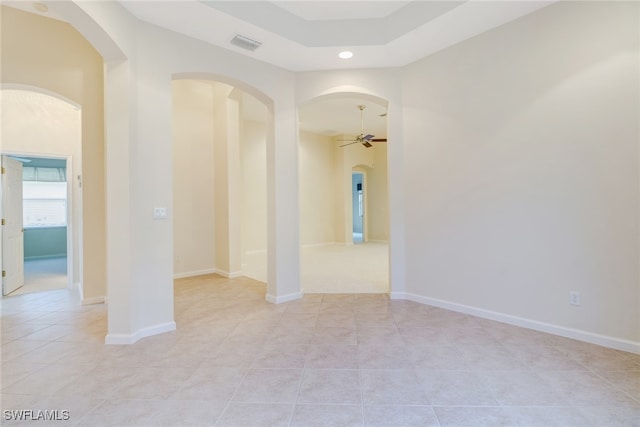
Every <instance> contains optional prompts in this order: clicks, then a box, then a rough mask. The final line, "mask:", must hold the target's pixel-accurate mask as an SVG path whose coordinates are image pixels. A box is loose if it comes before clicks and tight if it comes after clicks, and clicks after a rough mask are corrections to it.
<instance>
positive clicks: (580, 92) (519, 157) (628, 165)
mask: <svg viewBox="0 0 640 427" xmlns="http://www.w3.org/2000/svg"><path fill="white" fill-rule="evenodd" d="M638 16H639V14H638V4H637V3H631V2H607V3H604V2H603V3H600V2H562V3H559V4H555V5H553V6H550V7H548V8H545V9H543V10H541V11H539V12H537V13H534V14H532V15H529V16H527V17H524V18H522V19H520V20H518V21H515V22H512V23H510V24H507V25H505V26H503V27H500V28H498V29H495V30H493V31H490V32H488V33H485V34H483V35H480V36H477V37H475V38H473V39H471V40H468V41H466V42H464V43H461V44H459V45H457V46H454V47H451V48H449V49H447V50H445V51H442V52H440V53H437V54H435V55H433V56H431V57H428V58H426V59H423V60H421V61H419V62H417V63H415V64H413V65H411V66H408V67H407V68H406V70H405V72H404V75H403V79H402V80H403V103H404V141H405V145H404V153H405V163H404V169H405V171H406V195H407V199H406V200H407V204H406V218H407V220H406V229H407V230H411V232H410V233H409V232H408V233H407V235H406V241H407V247H406V254H407V258H406V267H407V290H408V292H409V294H412V295H413V297H414V298H417V299H418V300H421V301H426V302H431V303H436V304H445V305H449V306H452V307H454V308H457V309H462V310H471V311H472V312H479V313H481V314H482V313H483V312H482V311H483V310H486V311H489V312H493V313H489V312H484V314H486V315H495V316H498V317H500V318H501V319H502V320H510V321H519V320H518V318H521V319H526V320H529V322H528V323H527V325H528V326H536V323H535V322H540V323H537V326H538V327H541V328H547V329H550V330H552V331H554V332H557V333H562V334H568V335H571V334H574V332H575V331H573V330H578V331H583V332H584V333H578V334H577V336H578V337H580V338H582V339H588V340H592V341H602V339H604V340H605V341H606V342H605V343H606V344H609V345H612V344H613V345H617V346H619V347H620V346H622V347H625V346H627V348H629V347H631V348H632V349H635V350H636V351H638V350H640V344H639V343H640V320H639V318H638V316H639V312H640V310H639V301H640V290H639V277H638V260H639V253H638V238H639V227H638V219H639V214H640V212H639V210H638V206H639V198H638V195H639V192H638V185H639V181H638V170H639V168H638V141H639V136H640V135H639V133H638V117H640V109H639V97H638V94H639V87H638V83H639V82H638V72H639V67H638V64H639V60H638ZM570 291H579V292H580V293H581V296H582V304H581V306H579V307H576V306H571V305H569V292H570ZM543 324H544V325H543ZM574 335H575V334H574ZM603 337H604V338H603ZM634 346H635V347H634Z"/></svg>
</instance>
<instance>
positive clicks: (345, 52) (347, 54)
mask: <svg viewBox="0 0 640 427" xmlns="http://www.w3.org/2000/svg"><path fill="white" fill-rule="evenodd" d="M338 57H339V58H340V59H350V58H352V57H353V52H351V51H350V50H343V51H342V52H340V53H339V54H338Z"/></svg>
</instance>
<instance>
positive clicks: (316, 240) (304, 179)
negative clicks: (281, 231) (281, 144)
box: [298, 131, 388, 245]
mask: <svg viewBox="0 0 640 427" xmlns="http://www.w3.org/2000/svg"><path fill="white" fill-rule="evenodd" d="M351 137H352V135H346V136H344V135H343V136H340V137H335V138H332V137H328V136H323V135H318V134H314V133H310V132H304V131H301V132H300V140H299V157H298V159H299V163H298V165H299V170H300V173H299V185H300V236H301V244H302V245H318V244H332V243H343V244H350V243H352V241H353V240H352V221H353V219H352V199H351V197H352V194H351V174H352V171H353V170H354V168H358V169H359V170H362V171H364V172H365V173H366V177H367V178H366V179H367V185H366V187H365V188H366V192H367V194H366V195H367V197H366V199H365V200H366V203H367V206H366V209H365V215H366V222H367V236H368V237H367V238H368V239H369V240H379V241H386V240H387V230H388V214H387V213H388V197H387V179H388V177H387V155H386V146H385V145H384V144H381V143H376V144H375V145H374V147H371V148H365V147H363V146H361V145H359V144H353V145H350V146H347V147H340V145H343V144H344V142H340V141H337V140H336V139H348V138H351Z"/></svg>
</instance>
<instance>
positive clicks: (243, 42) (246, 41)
mask: <svg viewBox="0 0 640 427" xmlns="http://www.w3.org/2000/svg"><path fill="white" fill-rule="evenodd" d="M231 44H233V45H236V46H238V47H241V48H243V49H247V50H250V51H254V50H256V49H257V48H259V47H260V45H261V44H262V43H260V42H259V41H257V40H254V39H250V38H249V37H245V36H243V35H241V34H236V36H235V37H234V38H232V39H231Z"/></svg>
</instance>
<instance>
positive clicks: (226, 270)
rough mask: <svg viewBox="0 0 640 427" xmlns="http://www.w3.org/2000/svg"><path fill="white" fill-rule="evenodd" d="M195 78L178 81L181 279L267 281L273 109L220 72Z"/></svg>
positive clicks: (176, 203)
mask: <svg viewBox="0 0 640 427" xmlns="http://www.w3.org/2000/svg"><path fill="white" fill-rule="evenodd" d="M193 77H194V76H190V78H184V76H180V78H174V80H173V83H172V93H173V177H174V180H173V183H174V185H173V186H174V188H173V190H174V194H173V212H174V223H173V233H174V277H176V278H185V277H190V276H197V275H202V274H210V273H216V274H219V275H222V276H224V277H229V278H233V277H239V276H247V277H250V278H253V279H255V280H258V281H261V282H265V283H266V282H267V246H268V245H267V188H266V180H267V176H266V175H267V171H266V167H267V166H266V165H267V160H266V155H267V153H266V139H267V117H268V108H267V106H266V105H265V104H264V103H263V102H262V101H260V100H258V99H257V98H256V97H255V96H253V95H252V94H250V93H248V92H247V91H245V90H242V89H240V88H238V87H237V86H234V85H232V84H229V83H228V82H225V81H221V80H224V79H221V78H220V77H216V76H201V78H197V79H196V78H193ZM202 77H206V79H205V78H202Z"/></svg>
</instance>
